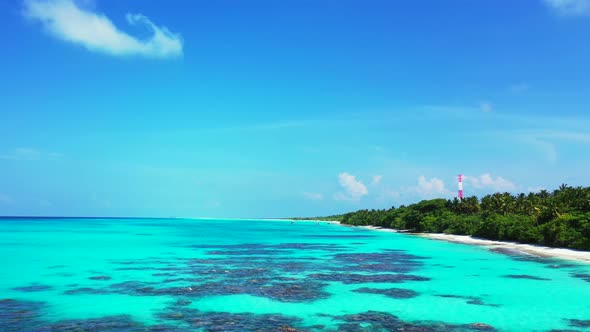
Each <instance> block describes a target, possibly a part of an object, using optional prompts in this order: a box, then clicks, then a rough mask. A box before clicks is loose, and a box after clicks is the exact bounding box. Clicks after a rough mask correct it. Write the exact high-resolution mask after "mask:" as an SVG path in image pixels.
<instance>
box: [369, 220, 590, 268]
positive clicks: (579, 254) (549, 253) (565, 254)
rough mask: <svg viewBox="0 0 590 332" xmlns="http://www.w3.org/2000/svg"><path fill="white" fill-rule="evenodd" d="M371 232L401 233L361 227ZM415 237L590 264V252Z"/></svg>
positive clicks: (431, 235) (464, 237)
mask: <svg viewBox="0 0 590 332" xmlns="http://www.w3.org/2000/svg"><path fill="white" fill-rule="evenodd" d="M359 227H363V228H367V229H371V230H378V231H384V232H393V233H399V231H397V230H394V229H390V228H381V227H375V226H359ZM406 234H411V235H415V236H421V237H425V238H428V239H432V240H439V241H449V242H455V243H461V244H471V245H478V246H485V247H488V248H489V249H490V250H500V251H504V252H506V253H511V252H512V253H515V254H517V253H519V252H520V253H524V254H528V255H532V256H538V257H553V258H559V259H566V260H573V261H579V262H586V263H590V252H588V251H578V250H571V249H564V248H551V247H543V246H537V245H531V244H522V243H516V242H503V241H493V240H485V239H478V238H474V237H471V236H467V235H453V234H438V233H437V234H434V233H406Z"/></svg>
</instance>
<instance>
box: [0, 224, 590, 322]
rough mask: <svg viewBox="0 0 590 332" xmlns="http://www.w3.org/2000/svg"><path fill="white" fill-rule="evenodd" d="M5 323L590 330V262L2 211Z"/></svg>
mask: <svg viewBox="0 0 590 332" xmlns="http://www.w3.org/2000/svg"><path fill="white" fill-rule="evenodd" d="M0 260H1V261H0V262H1V263H2V269H1V270H0V331H7V332H12V331H66V330H72V329H75V328H80V329H83V330H86V331H250V330H251V331H257V330H261V331H281V330H282V331H295V330H298V331H338V330H339V331H380V330H383V331H385V330H395V329H405V330H406V331H412V330H416V331H417V330H420V331H485V330H489V331H493V330H497V331H551V330H574V331H589V330H590V265H587V264H581V263H573V262H570V261H560V260H555V259H543V258H531V257H526V256H508V255H504V254H501V253H493V252H490V251H488V250H487V249H486V248H485V247H478V246H469V245H461V244H454V243H447V242H440V241H434V240H428V239H424V238H420V237H415V236H411V235H404V234H393V233H387V232H379V231H371V230H366V229H360V228H352V227H343V226H339V225H333V224H327V223H324V222H322V223H320V224H316V223H315V222H297V223H295V224H291V223H290V222H289V221H279V220H219V219H216V220H205V219H190V220H189V219H56V218H53V219H49V218H48V219H35V218H28V219H27V218H12V219H10V218H4V219H0Z"/></svg>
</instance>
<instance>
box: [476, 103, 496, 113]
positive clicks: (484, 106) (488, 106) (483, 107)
mask: <svg viewBox="0 0 590 332" xmlns="http://www.w3.org/2000/svg"><path fill="white" fill-rule="evenodd" d="M479 110H480V111H482V112H484V113H489V112H491V111H493V110H494V105H492V103H490V102H489V101H482V102H480V103H479Z"/></svg>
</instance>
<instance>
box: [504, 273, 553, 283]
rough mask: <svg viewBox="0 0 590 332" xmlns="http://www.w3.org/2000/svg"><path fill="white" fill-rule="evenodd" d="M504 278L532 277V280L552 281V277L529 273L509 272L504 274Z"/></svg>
mask: <svg viewBox="0 0 590 332" xmlns="http://www.w3.org/2000/svg"><path fill="white" fill-rule="evenodd" d="M502 277H504V278H512V279H530V280H543V281H550V280H551V279H547V278H541V277H536V276H531V275H528V274H507V275H504V276H502Z"/></svg>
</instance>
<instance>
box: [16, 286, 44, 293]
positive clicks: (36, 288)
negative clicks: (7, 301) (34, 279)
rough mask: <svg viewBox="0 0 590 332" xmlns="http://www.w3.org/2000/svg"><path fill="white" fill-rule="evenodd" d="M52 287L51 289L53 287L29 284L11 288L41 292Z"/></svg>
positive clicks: (28, 291)
mask: <svg viewBox="0 0 590 332" xmlns="http://www.w3.org/2000/svg"><path fill="white" fill-rule="evenodd" d="M52 289H53V287H51V286H48V285H41V284H33V285H30V286H23V287H14V288H13V289H12V290H15V291H18V292H26V293H32V292H43V291H47V290H52Z"/></svg>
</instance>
